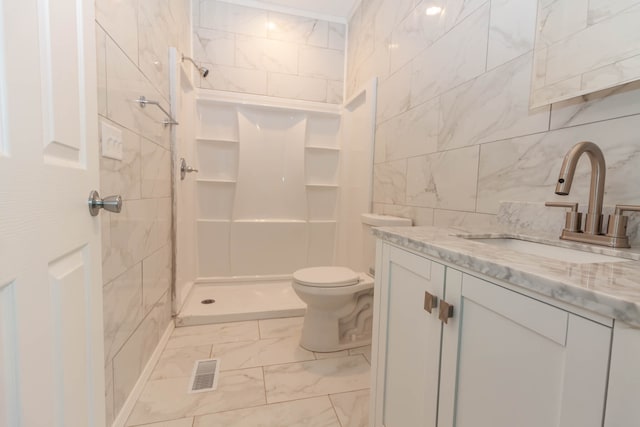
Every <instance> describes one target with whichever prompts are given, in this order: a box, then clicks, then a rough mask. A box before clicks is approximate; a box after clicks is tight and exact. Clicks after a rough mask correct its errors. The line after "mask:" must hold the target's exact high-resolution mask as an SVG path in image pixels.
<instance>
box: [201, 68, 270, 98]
mask: <svg viewBox="0 0 640 427" xmlns="http://www.w3.org/2000/svg"><path fill="white" fill-rule="evenodd" d="M203 65H204V66H205V67H207V68H209V70H210V71H209V75H208V76H207V78H202V77H200V76H198V78H199V82H200V83H199V86H200V87H201V88H203V89H217V90H225V91H229V92H242V93H253V94H257V95H266V94H267V72H266V71H263V70H250V69H246V68H236V67H226V66H224V65H213V64H207V63H204V64H203Z"/></svg>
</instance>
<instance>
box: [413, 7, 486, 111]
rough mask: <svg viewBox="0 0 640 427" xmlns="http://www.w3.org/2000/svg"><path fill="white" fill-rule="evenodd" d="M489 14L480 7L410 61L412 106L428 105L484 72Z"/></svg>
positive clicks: (484, 8)
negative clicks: (439, 96) (430, 101)
mask: <svg viewBox="0 0 640 427" xmlns="http://www.w3.org/2000/svg"><path fill="white" fill-rule="evenodd" d="M489 12H490V10H489V4H486V5H485V6H482V7H481V8H480V9H478V10H477V11H475V12H474V13H473V14H471V15H470V16H468V17H467V18H466V19H464V20H463V21H462V22H461V23H460V24H459V25H458V26H456V27H454V28H453V29H452V30H451V31H449V32H448V33H447V34H446V35H445V36H444V37H442V38H440V39H439V40H438V41H437V42H435V43H434V44H433V45H431V46H430V47H428V48H427V49H426V50H425V51H423V52H422V53H421V54H419V55H418V56H417V57H416V58H415V59H414V60H413V62H412V63H411V64H412V76H411V105H417V104H420V103H422V102H424V101H428V100H430V99H432V98H434V97H435V96H437V95H440V94H442V93H443V92H445V91H447V90H449V89H452V88H454V87H455V86H457V85H459V84H461V83H464V82H466V81H469V80H471V79H473V78H474V77H477V76H479V75H480V74H482V73H483V72H484V71H485V69H486V63H487V53H486V47H487V37H488V28H489ZM434 64H438V66H434Z"/></svg>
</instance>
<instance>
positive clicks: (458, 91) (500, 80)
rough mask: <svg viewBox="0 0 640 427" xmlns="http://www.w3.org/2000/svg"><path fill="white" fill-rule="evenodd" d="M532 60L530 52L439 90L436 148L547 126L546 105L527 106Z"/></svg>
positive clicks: (450, 147) (535, 129) (479, 141)
mask: <svg viewBox="0 0 640 427" xmlns="http://www.w3.org/2000/svg"><path fill="white" fill-rule="evenodd" d="M532 61H533V60H532V54H531V52H530V53H528V54H526V55H523V56H521V57H519V58H517V59H515V60H513V61H511V62H508V63H507V64H505V65H503V66H501V67H498V68H496V69H494V70H492V71H490V72H488V73H485V74H483V75H482V76H480V77H478V78H477V79H474V80H473V81H471V82H469V83H465V84H463V85H461V86H459V87H457V88H455V89H453V90H451V91H449V92H447V93H445V94H443V95H442V97H441V98H440V99H441V102H440V117H441V124H440V130H439V138H438V139H439V140H438V149H439V150H450V149H453V148H459V147H464V146H468V145H474V144H479V143H483V142H489V141H496V140H499V139H507V138H510V137H514V136H519V135H529V134H532V133H537V132H544V131H546V130H548V128H549V113H550V107H549V106H545V107H541V108H537V109H534V110H530V109H529V86H528V83H529V82H530V81H531V67H532Z"/></svg>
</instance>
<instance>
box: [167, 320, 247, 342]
mask: <svg viewBox="0 0 640 427" xmlns="http://www.w3.org/2000/svg"><path fill="white" fill-rule="evenodd" d="M259 337H260V335H259V333H258V322H257V321H255V320H254V321H249V322H235V323H220V324H215V325H202V326H188V327H184V328H176V329H175V330H174V331H173V334H172V335H171V338H170V339H169V342H168V343H167V347H166V348H179V347H188V346H199V345H205V344H220V343H226V342H236V341H252V340H258V339H259Z"/></svg>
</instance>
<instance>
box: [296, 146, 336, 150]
mask: <svg viewBox="0 0 640 427" xmlns="http://www.w3.org/2000/svg"><path fill="white" fill-rule="evenodd" d="M304 148H306V149H307V150H326V151H340V147H329V146H322V145H307V146H306V147H304Z"/></svg>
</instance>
